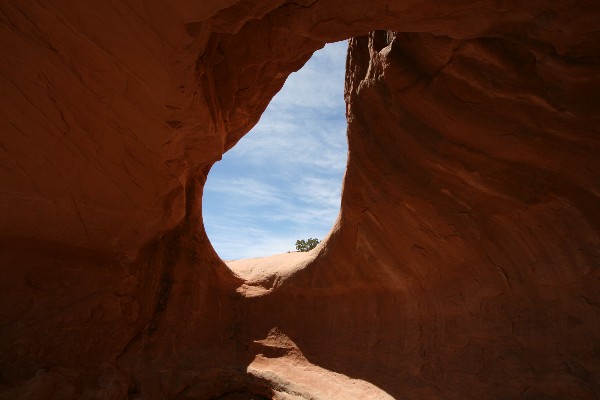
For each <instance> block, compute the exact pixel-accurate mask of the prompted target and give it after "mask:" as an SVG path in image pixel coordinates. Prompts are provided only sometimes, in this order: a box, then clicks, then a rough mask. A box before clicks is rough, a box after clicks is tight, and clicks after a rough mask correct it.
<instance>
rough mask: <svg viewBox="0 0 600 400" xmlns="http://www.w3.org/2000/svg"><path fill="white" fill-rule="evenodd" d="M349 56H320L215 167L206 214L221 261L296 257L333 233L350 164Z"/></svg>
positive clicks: (340, 49)
mask: <svg viewBox="0 0 600 400" xmlns="http://www.w3.org/2000/svg"><path fill="white" fill-rule="evenodd" d="M345 54H346V43H336V44H333V45H328V46H326V47H325V49H324V50H322V51H320V52H317V53H315V55H314V56H313V58H311V60H310V61H309V62H308V63H307V64H306V65H305V66H304V68H302V69H301V70H300V71H299V72H297V73H296V74H292V75H291V76H290V77H289V78H288V80H287V82H286V84H285V86H284V88H283V89H282V90H281V92H280V93H279V94H278V95H277V96H276V97H275V98H274V99H273V100H272V102H271V104H270V105H269V107H268V108H267V110H266V111H265V113H264V114H263V116H262V118H261V121H260V122H259V123H258V124H257V126H256V127H255V128H254V129H253V131H252V132H250V133H249V134H248V135H246V136H245V137H244V138H242V140H240V142H239V143H238V144H237V145H236V146H235V147H234V148H233V149H231V150H230V151H229V152H228V153H226V154H225V155H224V157H223V160H222V161H220V162H219V163H217V164H215V166H214V167H213V170H212V171H211V173H210V174H209V177H208V181H207V184H206V187H205V191H204V200H203V207H204V213H203V214H204V220H205V228H206V230H207V233H208V235H209V237H210V239H211V242H212V243H213V245H214V247H215V250H217V252H218V253H219V255H220V256H221V257H222V258H224V259H237V258H242V257H256V256H264V255H269V254H274V253H281V252H284V251H287V250H293V249H294V243H295V241H296V239H302V238H307V237H319V238H321V239H322V238H323V237H324V236H325V235H326V234H327V233H328V231H329V230H330V229H331V226H332V224H333V222H334V221H335V219H336V217H337V214H338V212H339V205H340V191H341V183H342V176H343V173H344V170H345V165H346V158H347V142H346V121H345V115H344V112H345V104H344V100H343V86H344V66H345Z"/></svg>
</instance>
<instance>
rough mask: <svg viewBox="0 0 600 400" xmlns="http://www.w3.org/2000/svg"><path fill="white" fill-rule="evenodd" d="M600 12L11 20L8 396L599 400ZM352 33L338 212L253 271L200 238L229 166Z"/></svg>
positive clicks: (36, 11)
mask: <svg viewBox="0 0 600 400" xmlns="http://www.w3.org/2000/svg"><path fill="white" fill-rule="evenodd" d="M599 18H600V5H598V4H597V2H594V1H569V0H562V1H555V2H551V3H548V2H547V1H544V2H543V1H530V2H527V3H515V2H512V1H491V0H482V1H477V2H473V1H466V0H457V1H452V2H437V1H435V2H434V1H413V0H406V1H398V0H388V1H379V0H375V1H373V0H371V1H363V0H360V1H353V2H346V1H341V0H310V1H303V0H300V1H294V2H288V1H284V0H260V1H246V0H227V1H201V2H198V1H192V0H176V1H170V2H165V1H159V0H145V1H135V2H122V1H118V0H115V1H111V2H94V1H77V2H74V1H67V0H52V1H48V2H35V1H13V2H2V3H1V4H0V30H1V34H0V48H1V49H2V54H3V56H4V57H2V59H1V60H0V85H1V87H2V91H1V93H0V99H1V100H0V101H1V105H2V107H0V116H1V119H0V121H1V122H0V229H1V233H0V237H2V239H1V240H0V270H1V272H2V278H3V279H1V280H0V398H2V399H20V398H36V399H82V398H104V399H126V398H140V399H141V398H144V399H159V398H177V399H211V398H219V397H223V396H228V395H231V396H234V395H237V394H239V395H242V394H244V393H245V394H248V393H250V394H249V396H252V395H251V393H256V394H257V395H261V396H268V397H272V398H294V397H293V396H297V395H298V391H299V389H298V388H300V387H301V388H302V389H301V390H300V391H301V392H302V393H301V394H300V395H302V396H304V397H307V398H311V396H312V398H327V397H331V396H338V394H339V393H342V392H340V391H339V390H342V389H343V385H344V384H343V382H360V383H359V386H360V387H361V388H359V389H358V390H359V392H360V391H361V390H366V391H367V392H369V391H370V393H377V396H381V398H385V397H386V396H389V397H392V398H409V399H419V398H422V399H430V398H440V399H441V398H444V399H446V398H448V399H455V398H456V399H459V398H460V399H499V398H511V399H513V398H514V399H517V398H520V399H565V398H579V399H596V398H598V397H600V381H599V378H598V377H599V376H600V348H599V347H598V343H600V308H599V304H600V290H599V288H600V284H599V278H600V277H599V270H600V234H599V232H600V173H599V171H600V157H598V154H600V136H599V135H600V98H599V97H598V93H600V31H598V20H599ZM348 38H351V40H350V42H349V53H348V62H347V79H346V102H347V117H348V124H349V129H348V140H349V160H348V167H347V172H346V176H345V180H344V190H343V195H342V207H341V211H340V217H339V219H338V221H337V223H336V225H335V226H334V227H333V230H332V232H331V233H330V235H329V237H328V238H327V240H326V241H325V243H323V245H321V246H320V248H319V250H318V251H317V252H316V254H312V255H310V256H309V257H310V261H308V262H306V263H304V262H301V263H300V264H295V263H294V262H291V263H290V261H289V260H282V263H283V264H285V265H288V266H290V265H292V266H293V268H292V267H290V268H288V269H287V272H286V271H283V270H282V271H280V272H276V273H274V274H267V273H264V272H265V271H262V272H261V271H259V270H257V269H256V266H249V265H238V268H239V269H240V270H246V271H249V272H248V276H250V277H251V279H249V278H248V277H246V276H244V275H243V274H237V275H236V274H234V273H233V272H232V271H231V270H229V269H228V268H227V266H226V265H225V263H223V262H222V261H221V260H220V259H219V258H218V256H217V255H216V253H215V252H214V250H213V249H212V247H211V245H210V242H209V240H208V238H207V237H206V234H205V232H204V230H203V227H202V210H201V196H202V187H203V184H204V182H205V180H206V176H207V174H208V173H209V170H210V167H211V165H212V164H213V163H214V162H215V161H217V160H219V159H220V157H221V156H222V154H223V153H224V152H225V151H227V150H228V149H230V148H231V147H232V146H234V145H235V143H236V142H237V141H238V140H239V139H240V138H241V137H242V136H243V135H244V134H245V133H247V132H248V131H249V130H250V129H251V128H252V127H253V125H254V124H255V123H256V122H257V121H258V119H259V118H260V115H261V113H262V112H263V111H264V109H265V108H266V106H267V104H268V102H269V101H270V99H271V98H272V97H273V96H274V94H275V93H276V92H277V91H278V90H279V89H280V88H281V86H282V85H283V83H284V81H285V79H286V77H287V76H288V75H289V74H290V73H291V72H293V71H296V70H298V69H299V68H301V66H302V65H303V64H304V63H305V62H306V61H307V60H308V58H309V57H310V55H311V54H312V53H313V52H314V51H315V50H317V49H319V48H321V47H322V46H323V45H324V43H326V42H331V41H337V40H341V39H348ZM271 261H272V260H271ZM271 261H266V262H265V263H263V262H258V264H261V263H262V264H261V265H268V264H270V265H272V264H273V263H272V262H271ZM296 267H298V268H296ZM273 268H277V265H274V266H273ZM240 288H245V289H244V290H240ZM273 332H279V333H280V334H279V333H277V334H276V335H275V336H276V337H279V338H284V339H281V340H275V341H274V343H275V345H270V347H269V349H271V350H270V351H271V352H272V354H270V355H268V354H264V352H265V346H264V345H257V343H259V344H260V343H261V342H260V341H264V340H266V339H265V338H271V339H272V338H273V337H274V335H273ZM290 343H293V346H291V345H290ZM271 344H272V343H271ZM290 346H291V347H293V351H292V352H291V353H290V348H291V347H290ZM260 354H262V355H260ZM290 354H292V355H293V356H290ZM294 363H295V364H294ZM298 363H299V364H298ZM286 365H289V366H290V367H289V368H288V367H287V366H286ZM292 365H296V366H298V365H300V368H306V371H307V372H306V375H304V372H303V373H298V374H294V373H291V374H285V373H283V372H281V371H288V370H291V371H293V368H292V367H291V366H292ZM290 368H292V369H290ZM261 371H262V372H261ZM265 371H275V372H274V373H269V374H267V373H266V372H265ZM311 371H312V372H311ZM311 373H315V374H316V375H318V376H319V377H318V378H315V382H314V387H311V385H310V384H308V383H307V382H308V381H310V380H311V379H312V378H310V376H312V375H311ZM265 374H267V375H269V376H270V378H269V379H264V377H265V376H266V375H265ZM296 375H297V377H298V380H294V379H295V378H294V376H296ZM257 376H258V377H259V378H260V377H261V376H262V377H263V378H260V379H257V378H256V377H257ZM328 377H329V378H331V379H330V382H331V385H330V386H328V384H327V381H328ZM321 378H322V379H321ZM346 379H347V380H346ZM340 382H342V383H341V384H340ZM361 385H364V386H361ZM346 389H349V387H348V388H346ZM323 393H325V394H323ZM327 393H329V394H327ZM331 393H338V394H331ZM357 393H358V392H357ZM361 393H366V392H361ZM363 395H364V394H361V395H357V396H363Z"/></svg>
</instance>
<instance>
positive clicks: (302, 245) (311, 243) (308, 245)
mask: <svg viewBox="0 0 600 400" xmlns="http://www.w3.org/2000/svg"><path fill="white" fill-rule="evenodd" d="M318 244H319V239H315V238H309V239H307V240H296V250H298V251H302V252H305V251H310V250H312V249H314V248H315V247H317V245H318Z"/></svg>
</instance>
